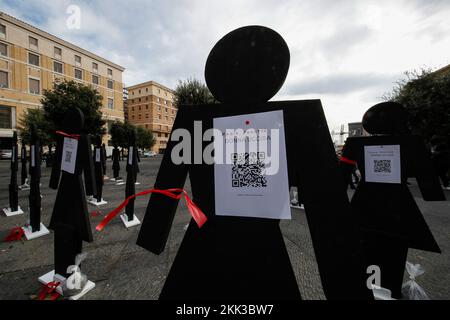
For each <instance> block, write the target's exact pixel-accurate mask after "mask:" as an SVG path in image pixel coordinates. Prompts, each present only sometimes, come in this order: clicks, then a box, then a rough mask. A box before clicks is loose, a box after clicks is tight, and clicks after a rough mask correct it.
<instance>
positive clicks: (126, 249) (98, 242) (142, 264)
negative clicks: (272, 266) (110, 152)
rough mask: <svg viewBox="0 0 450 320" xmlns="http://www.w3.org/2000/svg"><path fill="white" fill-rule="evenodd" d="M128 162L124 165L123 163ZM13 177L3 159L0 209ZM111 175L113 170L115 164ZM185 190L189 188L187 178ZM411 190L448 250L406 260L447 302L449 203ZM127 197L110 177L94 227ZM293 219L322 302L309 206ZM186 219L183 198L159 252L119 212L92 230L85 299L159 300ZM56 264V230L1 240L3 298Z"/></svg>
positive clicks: (144, 180)
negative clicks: (145, 245) (90, 284)
mask: <svg viewBox="0 0 450 320" xmlns="http://www.w3.org/2000/svg"><path fill="white" fill-rule="evenodd" d="M160 161H161V158H160V156H157V157H155V158H151V159H143V160H142V162H141V164H140V166H141V175H140V176H139V178H138V181H140V182H141V185H138V186H136V191H141V190H144V189H147V188H150V187H152V186H153V184H154V182H155V178H156V174H157V170H158V167H159V163H160ZM124 164H125V163H124V162H122V163H121V166H122V167H123V166H124ZM19 172H20V171H19ZM122 173H123V174H124V172H122ZM9 174H10V171H9V162H8V161H0V206H1V207H4V206H7V205H8V183H9ZM107 174H108V175H111V174H112V171H111V162H110V161H109V162H108V170H107ZM49 175H50V170H49V169H47V168H44V167H43V172H42V190H41V191H42V195H43V196H44V198H43V202H42V207H43V213H42V221H43V223H44V224H48V222H49V220H50V215H51V210H52V208H53V202H54V199H55V196H56V191H55V190H51V189H49V188H48V187H47V186H48V180H49ZM185 188H186V189H187V190H188V191H189V192H190V186H189V182H187V185H186V186H185ZM411 189H412V191H413V193H414V195H415V196H416V197H417V198H416V201H417V202H418V204H419V206H420V208H421V210H422V212H423V213H424V216H425V219H426V220H427V222H428V223H429V226H430V228H431V230H432V232H433V234H434V235H435V237H436V239H437V241H438V243H439V245H440V246H441V249H442V252H443V253H442V254H441V255H439V254H434V253H428V252H423V251H417V250H410V251H409V257H408V260H409V261H411V262H414V263H420V264H421V265H422V266H424V268H425V270H426V272H425V274H424V275H423V276H421V277H420V278H419V280H420V281H419V283H420V284H421V285H422V286H423V288H424V289H425V290H426V291H427V293H428V294H429V295H430V297H431V298H432V299H450V289H449V288H450V272H449V267H450V241H449V234H450V233H449V227H450V216H449V214H450V202H449V201H445V202H433V203H426V202H424V201H422V200H421V198H418V196H419V194H418V191H417V187H416V186H415V184H414V183H413V186H412V187H411ZM124 194H125V185H123V186H115V185H114V184H113V183H111V182H109V181H105V187H104V199H105V200H106V201H108V204H107V205H105V206H103V207H101V215H100V216H97V217H91V224H92V228H93V230H94V227H95V225H97V224H98V222H100V220H101V218H102V216H104V215H106V214H107V213H108V212H109V211H110V210H111V209H113V208H115V207H116V206H117V205H119V204H120V202H121V201H122V200H123V196H124ZM446 195H447V199H450V192H448V191H446ZM27 202H28V191H20V193H19V203H20V205H21V206H22V207H23V208H24V209H27ZM147 202H148V198H147V197H146V198H140V199H137V200H136V204H135V208H136V214H137V216H138V218H139V219H141V220H142V218H143V216H144V212H145V208H146V205H147ZM89 209H90V211H95V210H96V209H95V208H94V207H93V206H89ZM25 211H26V213H27V210H25ZM26 213H25V214H24V215H21V216H16V217H9V218H7V217H5V216H4V215H1V216H0V238H1V239H3V238H4V237H5V236H6V235H7V233H8V231H9V230H10V229H11V228H13V227H15V226H21V225H23V224H24V223H25V222H26V219H27V215H26ZM292 217H293V220H292V221H283V222H282V223H281V226H282V230H283V234H284V240H285V243H286V246H287V248H288V251H289V255H290V258H291V262H292V265H293V268H294V270H295V272H296V276H297V282H298V285H299V288H300V290H301V293H302V296H303V298H304V299H324V295H323V292H322V288H321V284H320V279H319V275H318V271H317V265H316V261H315V257H314V251H313V249H312V244H311V239H310V235H309V230H308V225H307V222H306V218H305V214H304V211H302V210H296V209H294V210H293V213H292ZM189 219H190V216H189V213H188V211H187V208H186V205H185V203H184V201H180V207H179V209H178V212H177V215H176V218H175V221H174V224H173V227H172V231H171V234H170V236H169V241H168V245H167V247H166V250H165V251H164V252H163V253H162V254H161V255H160V256H156V255H154V254H152V253H149V252H148V251H146V250H144V249H142V248H140V247H138V246H137V245H136V244H135V243H136V238H137V234H138V230H139V227H135V228H133V229H129V230H127V229H126V228H125V227H124V226H123V224H122V222H121V220H120V218H118V217H117V218H116V219H114V220H113V221H111V223H110V224H109V225H108V227H107V228H106V229H105V230H104V231H102V232H97V231H94V242H93V243H90V244H85V245H84V249H83V250H84V252H87V253H88V255H89V256H88V258H87V260H86V261H85V262H84V263H83V272H85V273H86V274H87V275H88V276H89V279H90V280H92V281H94V282H95V283H96V288H95V289H94V290H93V291H91V292H90V293H89V294H88V295H87V296H86V297H85V298H86V299H157V298H158V296H159V293H160V291H161V288H162V285H163V284H164V280H165V277H166V275H167V273H168V271H169V269H170V266H171V263H172V261H173V259H174V257H175V254H176V252H177V249H178V246H179V245H180V243H181V240H182V238H183V235H184V232H185V230H184V227H185V226H186V224H187V223H188V221H189ZM52 269H53V236H52V234H50V235H49V236H46V237H43V238H40V239H36V240H33V241H24V242H20V241H19V242H14V243H3V242H1V243H0V299H30V298H33V296H35V295H36V294H37V293H38V292H39V290H40V284H39V283H38V281H37V278H38V277H39V276H41V275H43V274H44V273H46V272H48V271H50V270H52Z"/></svg>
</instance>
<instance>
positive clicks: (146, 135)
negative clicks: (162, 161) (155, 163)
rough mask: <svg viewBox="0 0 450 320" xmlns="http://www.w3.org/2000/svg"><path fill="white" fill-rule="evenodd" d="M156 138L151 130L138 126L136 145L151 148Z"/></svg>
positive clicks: (141, 147)
mask: <svg viewBox="0 0 450 320" xmlns="http://www.w3.org/2000/svg"><path fill="white" fill-rule="evenodd" d="M155 142H156V141H155V138H154V137H153V133H152V132H151V131H150V130H147V129H144V128H142V127H137V128H136V146H137V147H138V148H140V149H150V148H151V147H153V145H154V144H155Z"/></svg>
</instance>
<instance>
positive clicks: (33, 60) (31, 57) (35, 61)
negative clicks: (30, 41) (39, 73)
mask: <svg viewBox="0 0 450 320" xmlns="http://www.w3.org/2000/svg"><path fill="white" fill-rule="evenodd" d="M28 63H29V64H32V65H34V66H38V67H39V56H38V55H37V54H33V53H30V52H29V53H28Z"/></svg>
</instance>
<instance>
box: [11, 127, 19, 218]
mask: <svg viewBox="0 0 450 320" xmlns="http://www.w3.org/2000/svg"><path fill="white" fill-rule="evenodd" d="M18 149H19V148H18V145H17V132H16V131H14V134H13V140H12V146H11V180H10V182H9V208H10V209H11V212H15V211H18V210H19V186H18V185H17V170H18V169H19V164H18V158H19V157H18V155H17V151H18Z"/></svg>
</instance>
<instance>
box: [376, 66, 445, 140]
mask: <svg viewBox="0 0 450 320" xmlns="http://www.w3.org/2000/svg"><path fill="white" fill-rule="evenodd" d="M405 74H406V79H402V80H400V81H398V82H397V83H396V85H395V87H394V88H393V90H392V93H390V94H388V95H385V96H384V97H383V98H384V99H385V100H390V101H395V102H398V103H401V104H402V105H404V106H405V107H406V108H407V110H408V114H409V125H410V129H411V132H412V133H413V134H418V135H420V136H422V137H423V138H424V139H425V140H426V141H427V142H429V141H430V140H431V138H432V137H433V136H441V137H444V139H446V140H447V144H449V145H450V73H447V74H436V73H432V72H431V70H424V69H422V70H421V71H420V72H417V71H413V72H406V73H405Z"/></svg>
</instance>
